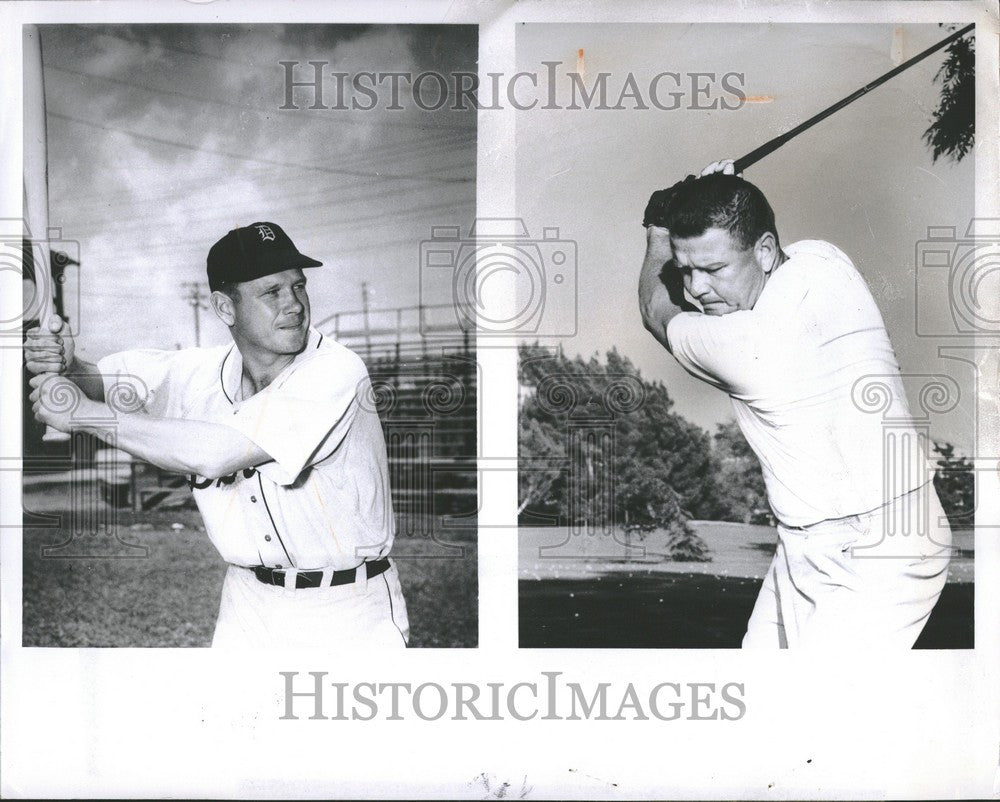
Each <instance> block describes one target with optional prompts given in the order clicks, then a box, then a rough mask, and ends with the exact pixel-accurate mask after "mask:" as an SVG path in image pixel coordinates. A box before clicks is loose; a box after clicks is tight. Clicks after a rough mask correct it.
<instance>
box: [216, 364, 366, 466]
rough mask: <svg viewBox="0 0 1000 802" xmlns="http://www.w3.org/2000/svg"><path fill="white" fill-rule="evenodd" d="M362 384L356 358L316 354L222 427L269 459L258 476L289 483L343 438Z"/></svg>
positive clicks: (354, 413) (242, 407)
mask: <svg viewBox="0 0 1000 802" xmlns="http://www.w3.org/2000/svg"><path fill="white" fill-rule="evenodd" d="M367 383H368V371H367V370H366V369H365V365H364V362H362V361H361V359H360V358H359V357H357V356H356V355H355V354H353V353H350V352H347V353H346V354H343V353H338V352H333V351H331V352H321V353H318V354H316V355H315V356H312V357H311V358H310V359H308V360H306V361H304V362H303V363H302V364H301V365H298V366H296V367H295V368H294V370H292V371H291V373H290V374H289V375H288V376H286V377H285V378H284V379H283V380H281V382H280V384H277V385H275V384H272V385H270V386H269V387H266V388H265V389H263V390H261V391H260V392H259V393H257V394H255V395H254V396H252V397H251V398H249V399H247V400H246V401H245V402H243V403H242V404H241V405H240V408H239V410H238V411H237V412H236V414H235V415H233V417H232V418H230V419H229V420H227V421H226V423H227V425H229V426H232V427H234V428H235V429H237V430H239V432H240V433H241V434H243V435H244V436H245V437H247V438H249V439H250V440H252V441H253V442H254V443H256V444H257V445H258V446H260V448H261V449H262V450H264V451H266V452H267V454H268V455H269V456H270V457H271V458H272V459H273V460H274V463H273V464H270V463H269V464H266V465H263V466H261V468H260V470H261V472H262V473H265V474H269V478H271V479H273V480H274V481H276V482H277V483H278V484H282V485H289V484H292V483H294V482H295V480H296V479H297V478H298V477H299V474H301V473H302V471H303V470H304V469H305V468H306V467H308V466H309V465H311V464H313V463H314V462H317V461H319V459H321V458H325V457H326V456H327V455H329V454H330V453H332V452H333V450H335V449H336V448H337V446H339V445H340V443H341V442H342V441H343V440H344V438H345V436H346V435H347V433H348V432H349V431H350V428H351V425H352V423H353V422H354V419H355V417H356V416H357V412H358V404H359V401H360V397H361V393H362V391H363V389H364V387H365V386H366V385H367Z"/></svg>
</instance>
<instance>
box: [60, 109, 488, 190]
mask: <svg viewBox="0 0 1000 802" xmlns="http://www.w3.org/2000/svg"><path fill="white" fill-rule="evenodd" d="M48 116H49V117H54V118H55V119H57V120H65V121H67V122H72V123H77V124H78V125H85V126H89V127H91V128H98V129H101V130H104V131H117V132H119V133H122V134H126V135H127V136H131V137H135V138H136V139H143V140H145V141H147V142H155V143H157V144H159V145H166V146H167V147H173V148H180V149H181V150H192V151H199V152H201V153H210V154H212V155H213V156H222V157H223V158H228V159H235V160H237V161H241V162H257V163H258V164H269V165H273V166H277V167H294V168H299V169H303V170H313V171H315V172H319V173H328V174H330V175H348V176H354V177H358V178H373V179H376V180H379V181H429V182H431V183H436V184H469V183H472V182H473V179H471V178H447V177H436V176H430V175H407V174H399V173H370V172H365V171H361V170H343V169H337V168H335V167H321V166H319V165H315V164H298V163H296V162H285V161H279V160H277V159H262V158H259V157H254V156H246V155H243V154H239V153H231V152H229V151H224V150H217V149H214V148H203V147H200V146H199V145H189V144H187V143H186V142H177V141H176V140H172V139H164V138H162V137H156V136H151V135H150V134H141V133H138V132H136V131H129V130H126V129H124V128H118V127H116V126H113V125H105V124H103V123H98V122H94V121H93V120H82V119H80V118H78V117H72V116H70V115H68V114H61V113H60V112H56V111H50V112H49V113H48Z"/></svg>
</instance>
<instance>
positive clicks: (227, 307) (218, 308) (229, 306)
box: [209, 290, 236, 326]
mask: <svg viewBox="0 0 1000 802" xmlns="http://www.w3.org/2000/svg"><path fill="white" fill-rule="evenodd" d="M209 301H210V302H211V304H212V310H213V311H214V312H215V314H216V315H218V317H219V320H221V321H222V322H223V323H225V324H226V325H227V326H232V325H233V324H234V323H235V322H236V302H235V301H234V300H233V299H232V298H230V297H229V294H228V293H225V292H220V291H219V290H216V291H215V292H213V293H212V295H211V297H210V298H209Z"/></svg>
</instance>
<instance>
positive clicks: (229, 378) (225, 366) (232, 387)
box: [219, 326, 324, 405]
mask: <svg viewBox="0 0 1000 802" xmlns="http://www.w3.org/2000/svg"><path fill="white" fill-rule="evenodd" d="M323 340H324V335H323V334H322V333H321V332H319V331H317V330H316V329H314V328H313V327H312V326H310V327H309V336H308V338H307V339H306V347H305V348H303V349H302V351H301V352H300V353H298V354H296V355H295V359H293V360H292V361H291V363H290V364H289V366H288V367H291V366H292V365H294V364H296V363H297V362H298V361H299V360H301V359H304V358H305V357H306V355H308V354H309V353H310V352H311V351H315V350H316V349H317V348H319V347H320V345H321V344H322V342H323ZM285 370H288V368H285ZM283 372H284V371H282V373H283ZM219 382H220V385H221V387H222V392H223V394H224V395H225V396H226V400H227V401H228V402H229V403H230V404H233V405H238V404H239V403H240V402H238V401H234V400H233V399H235V398H238V397H239V395H240V385H241V384H242V382H243V355H242V354H241V353H240V349H239V348H237V347H236V343H233V346H232V348H230V349H229V351H228V352H227V353H226V355H225V357H223V359H222V367H221V368H220V370H219Z"/></svg>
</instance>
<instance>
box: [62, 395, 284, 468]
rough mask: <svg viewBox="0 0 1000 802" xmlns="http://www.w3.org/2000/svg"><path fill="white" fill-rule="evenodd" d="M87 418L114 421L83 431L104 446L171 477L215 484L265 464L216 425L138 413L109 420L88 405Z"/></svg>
mask: <svg viewBox="0 0 1000 802" xmlns="http://www.w3.org/2000/svg"><path fill="white" fill-rule="evenodd" d="M91 416H92V417H93V418H98V419H100V418H103V419H105V420H111V419H112V418H114V424H113V425H106V424H104V425H102V424H95V425H92V426H89V425H88V426H84V427H83V428H85V429H86V430H88V431H90V432H91V433H92V434H94V435H96V436H97V437H99V438H101V439H102V440H104V442H106V443H108V445H112V446H114V447H115V448H120V449H122V450H123V451H126V452H128V453H129V454H131V455H132V456H134V457H138V458H139V459H141V460H144V461H146V462H150V463H152V464H153V465H157V466H159V467H160V468H163V469H164V470H168V471H174V472H176V473H193V474H197V475H198V476H203V477H205V478H206V479H216V478H218V477H220V476H226V475H228V474H231V473H235V472H236V471H239V470H242V469H244V468H250V467H253V466H256V465H260V464H261V463H263V462H267V461H268V460H269V459H270V458H269V457H268V455H267V454H266V453H265V452H263V451H262V450H261V449H260V448H259V447H258V446H257V445H256V444H255V443H254V442H253V441H251V440H249V439H247V438H246V437H244V436H243V435H242V434H240V433H239V432H238V431H236V430H235V429H232V428H230V427H228V426H225V425H223V424H219V423H209V422H206V421H196V420H184V419H181V418H158V417H154V416H152V415H148V414H146V413H144V412H132V413H125V414H122V413H119V414H117V416H115V415H114V414H113V413H112V411H111V409H110V408H109V407H108V406H107V405H106V404H94V405H93V407H92V408H91V409H90V410H88V412H87V417H91ZM81 417H82V416H81ZM77 428H80V427H77Z"/></svg>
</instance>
